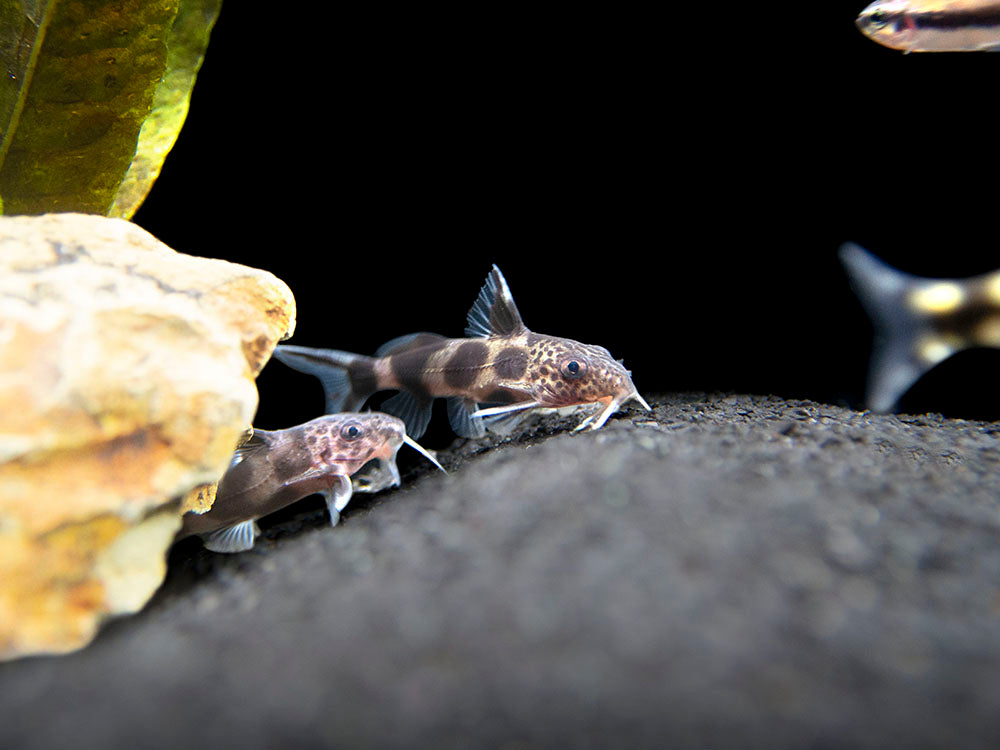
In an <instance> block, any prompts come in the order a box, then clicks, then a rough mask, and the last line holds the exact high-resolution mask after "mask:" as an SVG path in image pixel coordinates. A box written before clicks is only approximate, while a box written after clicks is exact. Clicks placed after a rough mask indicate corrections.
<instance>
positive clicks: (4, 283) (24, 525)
mask: <svg viewBox="0 0 1000 750" xmlns="http://www.w3.org/2000/svg"><path fill="white" fill-rule="evenodd" d="M294 320H295V307H294V299H293V298H292V295H291V292H290V291H289V289H288V287H287V286H286V285H285V284H284V283H283V282H281V281H280V280H279V279H277V278H275V277H274V276H272V275H271V274H269V273H266V272H264V271H259V270H256V269H252V268H247V267H245V266H240V265H236V264H233V263H227V262H224V261H217V260H209V259H205V258H196V257H192V256H188V255H183V254H181V253H177V252H175V251H173V250H172V249H170V248H169V247H167V246H165V245H163V244H162V243H160V242H159V241H158V240H156V239H155V238H154V237H153V236H152V235H150V234H149V233H147V232H145V231H144V230H142V229H140V228H139V227H137V226H135V225H133V224H131V223H129V222H126V221H122V220H118V219H108V218H104V217H100V216H89V215H82V214H49V215H44V216H37V217H34V216H32V217H27V216H25V217H0V659H2V658H10V657H14V656H19V655H23V654H30V653H38V652H60V651H66V650H69V649H73V648H78V647H80V646H81V645H83V644H85V643H86V642H87V641H88V640H89V639H90V638H91V637H92V635H93V633H94V631H95V629H96V627H97V625H98V624H99V622H100V621H101V620H102V619H103V618H104V617H105V616H107V615H110V614H119V613H123V612H134V611H136V610H137V609H139V608H140V607H142V605H143V604H144V603H145V602H146V601H147V600H148V598H149V596H150V595H151V594H152V593H153V592H154V591H155V590H156V588H157V587H158V586H159V584H160V583H161V582H162V580H163V575H164V572H165V567H166V566H165V551H166V549H167V548H168V547H169V545H170V543H171V541H172V538H173V535H174V533H175V532H176V530H177V528H179V525H180V503H179V500H180V496H181V495H183V494H185V493H188V492H191V491H193V490H195V488H197V487H198V486H199V485H204V484H207V483H210V482H213V481H215V480H217V479H218V478H219V477H220V476H221V475H222V472H223V471H224V470H225V468H226V466H227V465H228V462H229V459H230V457H231V455H232V451H233V447H234V446H235V445H236V443H237V441H238V439H239V437H240V435H241V434H242V432H243V431H244V430H245V429H246V427H247V425H248V424H249V422H250V420H251V419H252V418H253V415H254V412H255V411H256V408H257V389H256V385H255V382H254V378H255V376H256V375H257V373H258V372H259V371H260V369H261V368H262V367H263V365H264V363H265V362H266V360H267V358H268V357H269V356H270V352H271V351H272V350H273V348H274V346H275V345H276V343H277V342H278V340H279V339H281V338H283V337H285V336H287V335H290V333H291V331H292V329H293V328H294Z"/></svg>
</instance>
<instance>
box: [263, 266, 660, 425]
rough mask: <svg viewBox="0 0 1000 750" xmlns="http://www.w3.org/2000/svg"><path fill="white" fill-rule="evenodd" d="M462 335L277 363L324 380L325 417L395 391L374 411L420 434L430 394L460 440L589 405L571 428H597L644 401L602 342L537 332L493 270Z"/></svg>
mask: <svg viewBox="0 0 1000 750" xmlns="http://www.w3.org/2000/svg"><path fill="white" fill-rule="evenodd" d="M465 334H466V336H467V338H464V339H451V338H446V337H444V336H439V335H438V334H435V333H413V334H409V335H406V336H401V337H399V338H396V339H393V340H391V341H389V342H388V343H386V344H384V345H383V346H382V347H381V348H379V350H378V351H377V352H376V354H375V356H374V357H366V356H364V355H361V354H352V353H350V352H343V351H338V350H335V349H314V348H310V347H304V346H289V345H281V346H278V347H277V349H276V350H275V352H274V356H275V358H276V359H278V360H280V361H281V362H283V363H285V364H286V365H288V366H289V367H291V368H293V369H295V370H299V371H300V372H305V373H310V374H312V375H315V376H316V377H318V378H319V379H320V381H321V382H322V383H323V389H324V392H325V394H326V410H327V412H328V413H334V412H338V411H354V410H357V409H359V408H361V406H362V405H363V404H364V402H365V401H366V400H367V399H368V397H369V396H371V395H372V394H374V393H376V392H378V391H383V390H398V391H399V393H398V394H397V395H396V396H393V397H392V398H390V399H389V400H388V401H386V402H385V403H384V404H382V406H381V409H382V410H383V411H386V412H388V413H390V414H395V415H396V416H398V417H400V418H401V419H402V420H403V421H404V422H405V423H406V432H407V434H409V435H410V436H411V437H413V438H419V437H420V436H422V435H423V434H424V432H425V431H426V429H427V424H428V422H429V421H430V418H431V407H432V404H433V401H434V399H435V398H446V399H447V401H448V418H449V421H450V423H451V426H452V429H453V430H454V431H455V432H456V433H457V434H458V435H460V436H461V437H481V436H482V435H483V434H484V432H485V430H486V428H487V427H489V429H490V430H491V431H493V432H498V433H501V434H502V433H505V432H509V431H510V430H512V429H513V428H514V426H515V425H516V424H517V422H518V421H519V420H520V418H521V417H522V416H524V414H525V413H526V412H527V411H528V410H533V409H563V408H569V407H575V408H589V409H590V410H591V411H592V413H590V414H589V415H588V416H587V417H586V418H585V419H583V421H582V422H581V423H580V424H579V425H578V426H577V428H576V429H577V430H580V429H583V428H584V427H590V428H591V429H597V428H599V427H601V426H602V425H603V424H604V423H605V422H606V421H607V419H608V417H610V416H611V415H612V414H613V413H614V412H616V411H617V410H618V409H619V408H620V407H621V406H622V405H623V404H625V403H626V402H628V401H631V400H633V399H634V400H636V401H638V402H639V403H640V404H641V405H642V406H643V407H645V408H646V409H647V410H648V409H649V405H648V404H647V403H646V402H645V400H644V399H643V398H642V396H640V395H639V393H638V391H636V388H635V386H634V385H633V384H632V377H631V373H630V372H629V371H628V370H626V369H625V367H624V365H622V363H621V362H620V361H619V360H616V359H614V358H613V357H612V356H611V354H610V353H609V352H608V350H607V349H605V348H604V347H601V346H591V345H588V344H581V343H580V342H578V341H573V340H572V339H566V338H560V337H557V336H546V335H543V334H538V333H534V332H532V331H530V330H528V328H527V327H526V326H525V325H524V322H523V321H522V320H521V314H520V313H519V312H518V309H517V306H516V305H515V304H514V298H513V297H512V296H511V293H510V289H509V288H508V287H507V281H506V280H505V279H504V277H503V274H502V273H500V269H499V268H497V267H496V266H495V265H494V266H493V269H492V270H491V271H490V274H489V276H487V278H486V283H485V284H484V285H483V287H482V289H481V290H480V292H479V297H478V298H477V299H476V302H475V304H474V305H473V306H472V309H471V310H469V314H468V317H467V327H466V329H465Z"/></svg>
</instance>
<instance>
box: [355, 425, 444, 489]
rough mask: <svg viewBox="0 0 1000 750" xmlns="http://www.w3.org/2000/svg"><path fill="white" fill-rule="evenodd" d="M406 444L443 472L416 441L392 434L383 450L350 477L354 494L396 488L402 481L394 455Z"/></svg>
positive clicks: (402, 434) (434, 459) (431, 456)
mask: <svg viewBox="0 0 1000 750" xmlns="http://www.w3.org/2000/svg"><path fill="white" fill-rule="evenodd" d="M404 443H405V444H406V445H408V446H410V447H411V448H413V450H415V451H417V453H419V454H420V455H422V456H423V457H424V458H426V459H427V460H428V461H430V462H431V463H432V464H434V465H435V466H436V467H437V468H439V469H441V471H444V473H445V474H447V473H448V472H447V471H445V470H444V467H443V466H441V464H440V463H438V460H437V459H436V458H435V457H434V455H433V454H432V453H431V452H430V451H428V450H427V449H426V448H424V447H423V446H422V445H420V444H419V443H418V442H417V441H415V440H414V439H413V438H411V437H410V436H409V435H407V434H406V433H405V432H394V433H393V435H392V437H391V438H389V439H387V440H386V441H385V448H384V449H383V450H381V451H379V452H377V453H375V454H373V455H372V457H371V458H370V459H369V460H368V462H367V463H366V464H365V465H364V466H362V467H361V469H360V470H359V471H358V472H357V473H356V474H354V476H352V477H351V484H352V485H353V487H354V491H355V492H379V491H380V490H384V489H386V488H387V487H398V486H399V485H400V482H401V481H402V480H401V478H400V475H399V467H398V466H396V455H397V454H398V453H399V449H400V448H401V447H402V446H403V444H404Z"/></svg>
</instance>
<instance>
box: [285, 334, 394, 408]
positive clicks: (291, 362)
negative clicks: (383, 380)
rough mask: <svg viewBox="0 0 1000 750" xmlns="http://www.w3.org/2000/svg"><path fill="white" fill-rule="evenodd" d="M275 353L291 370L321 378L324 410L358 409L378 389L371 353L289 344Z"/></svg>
mask: <svg viewBox="0 0 1000 750" xmlns="http://www.w3.org/2000/svg"><path fill="white" fill-rule="evenodd" d="M274 356H275V358H276V359H278V360H280V361H281V362H284V363H285V364H286V365H288V366H289V367H291V368H292V369H293V370H298V371H299V372H305V373H308V374H310V375H315V376H316V377H317V378H319V379H320V382H321V383H322V384H323V392H324V393H325V394H326V413H327V414H336V413H338V412H342V411H359V410H360V409H361V406H362V405H363V404H364V403H365V401H366V400H367V399H368V397H369V396H371V395H372V394H373V393H375V391H377V390H378V387H377V384H376V379H375V359H374V358H372V357H365V356H363V355H361V354H351V353H350V352H341V351H337V350H336V349H312V348H310V347H307V346H288V345H280V346H278V347H277V348H276V349H275V350H274Z"/></svg>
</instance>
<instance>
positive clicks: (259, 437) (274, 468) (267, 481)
mask: <svg viewBox="0 0 1000 750" xmlns="http://www.w3.org/2000/svg"><path fill="white" fill-rule="evenodd" d="M403 443H406V444H407V445H409V446H411V447H413V448H414V449H416V450H417V451H419V452H420V453H421V454H423V455H424V456H426V457H427V458H428V459H429V460H430V461H431V462H432V463H434V465H435V466H437V467H438V468H439V469H441V465H440V464H439V463H438V462H437V461H436V460H435V459H434V457H433V456H431V455H430V454H429V453H428V452H427V451H426V450H424V449H423V448H422V447H420V445H418V444H417V443H415V442H414V441H413V440H412V439H411V438H410V437H408V436H407V435H406V430H405V427H404V425H403V422H402V421H401V420H399V419H397V418H396V417H393V416H390V415H388V414H380V413H378V412H369V413H366V414H332V415H329V416H325V417H320V418H318V419H314V420H312V421H310V422H306V423H305V424H302V425H298V426H297V427H292V428H290V429H287V430H277V431H274V432H271V431H268V430H256V429H255V430H254V431H253V434H252V436H251V437H250V439H249V440H248V441H247V442H246V443H245V444H244V445H242V446H240V447H239V448H238V449H237V451H236V453H235V455H234V456H233V459H232V462H231V463H230V465H229V469H228V470H227V471H226V473H225V475H224V476H223V477H222V479H221V480H220V481H219V485H218V489H217V491H216V495H215V502H214V503H213V505H212V507H211V508H210V509H209V510H208V511H207V512H205V513H201V514H199V513H195V512H193V511H191V512H188V513H186V514H185V515H184V522H183V526H182V527H181V531H180V533H179V535H178V538H182V537H186V536H191V535H192V534H198V535H199V536H201V537H202V539H203V540H204V542H205V546H206V547H207V548H208V549H210V550H212V551H214V552H242V551H243V550H247V549H250V548H251V547H253V544H254V540H255V539H256V537H257V535H258V534H259V533H260V530H259V529H258V528H257V523H256V520H257V519H258V518H260V517H262V516H265V515H267V514H268V513H273V512H274V511H276V510H280V509H281V508H284V507H285V506H288V505H291V504H292V503H294V502H295V501H296V500H300V499H302V498H303V497H306V496H307V495H312V494H314V493H319V494H321V495H323V496H324V498H325V500H326V504H327V508H328V509H329V510H330V522H331V523H332V524H333V525H334V526H336V525H337V522H338V521H339V520H340V511H342V510H343V509H344V508H345V507H346V506H347V503H348V502H349V501H350V499H351V496H352V495H353V493H354V492H355V491H358V492H377V491H379V490H381V489H385V488H386V487H388V486H390V485H391V486H396V485H398V484H399V470H398V469H397V468H396V453H397V451H399V448H400V446H402V445H403ZM373 459H378V463H379V468H378V469H373V471H372V472H370V473H366V474H365V475H363V476H362V475H359V474H357V472H358V471H359V470H360V469H361V468H362V467H363V466H364V465H365V464H366V463H368V462H369V461H372V460H373ZM441 470H442V471H444V469H441ZM352 475H355V476H354V481H353V482H352V479H351V476H352Z"/></svg>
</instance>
